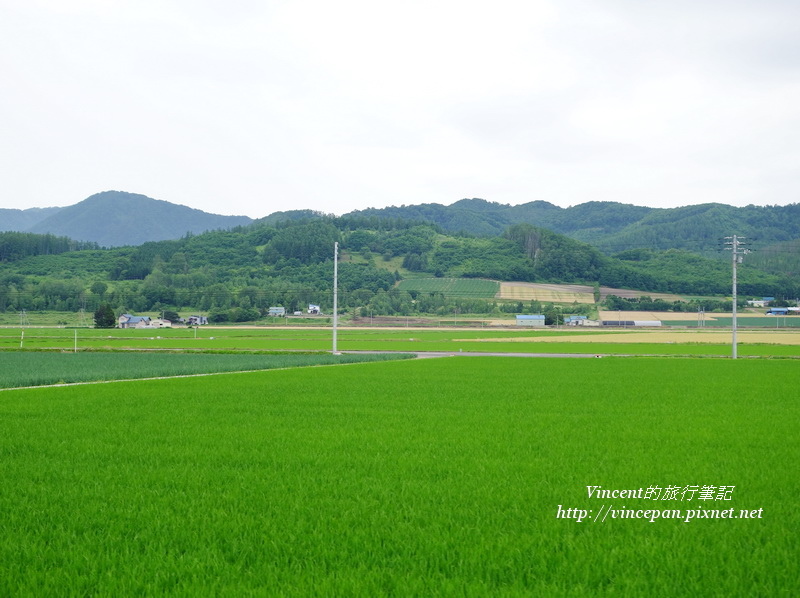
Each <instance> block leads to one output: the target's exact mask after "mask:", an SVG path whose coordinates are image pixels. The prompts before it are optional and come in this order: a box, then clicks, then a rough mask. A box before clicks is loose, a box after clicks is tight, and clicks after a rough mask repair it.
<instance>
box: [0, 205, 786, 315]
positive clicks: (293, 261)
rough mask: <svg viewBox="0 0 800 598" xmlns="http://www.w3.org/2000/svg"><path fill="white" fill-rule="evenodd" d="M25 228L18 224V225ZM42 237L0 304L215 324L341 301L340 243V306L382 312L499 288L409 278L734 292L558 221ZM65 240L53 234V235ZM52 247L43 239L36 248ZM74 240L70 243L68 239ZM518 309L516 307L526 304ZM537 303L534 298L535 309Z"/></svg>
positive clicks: (743, 278)
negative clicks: (63, 243)
mask: <svg viewBox="0 0 800 598" xmlns="http://www.w3.org/2000/svg"><path fill="white" fill-rule="evenodd" d="M11 234H12V235H13V234H17V233H11ZM36 237H38V236H37V235H30V238H28V237H25V238H17V239H14V238H11V239H10V241H11V242H12V244H13V242H16V243H17V245H19V246H21V247H22V250H19V251H9V252H7V253H6V254H5V255H6V257H5V258H4V260H5V261H4V263H2V264H0V310H21V309H26V310H40V309H53V310H63V311H77V310H78V309H80V308H84V309H87V310H94V309H96V307H97V305H98V304H99V303H100V302H103V303H109V304H111V305H112V307H113V308H114V309H115V310H116V311H122V310H125V311H138V312H141V311H160V310H164V309H169V310H173V309H174V310H181V309H187V308H191V309H197V310H203V311H205V312H208V313H209V315H210V316H212V320H214V321H246V320H252V319H257V318H258V317H261V316H263V315H264V314H265V313H266V310H267V309H268V308H269V307H270V306H272V305H282V306H284V307H285V308H287V310H289V311H290V312H291V311H294V310H304V309H305V307H306V306H307V304H308V303H315V304H319V305H322V307H323V310H330V309H331V300H332V274H333V246H334V243H336V242H339V243H340V249H341V263H340V266H339V268H340V269H339V283H340V286H339V289H340V303H339V304H340V306H341V307H342V308H343V309H346V310H368V311H370V312H371V313H374V314H376V315H383V314H404V315H409V314H413V313H421V312H425V313H440V312H441V313H442V314H446V313H452V310H453V308H454V306H455V308H457V309H459V310H460V311H461V313H491V312H493V311H498V310H502V309H504V307H503V305H501V304H500V303H498V302H497V301H494V300H491V299H485V298H483V299H470V298H454V297H445V296H443V295H441V294H416V295H412V294H410V293H409V292H406V291H400V290H399V289H398V288H396V283H397V282H398V281H399V280H400V279H402V278H404V277H405V278H424V277H472V278H490V279H494V280H509V281H528V282H549V283H582V284H589V285H593V286H597V287H599V286H610V287H622V288H632V289H638V290H642V291H653V292H680V293H686V294H698V295H699V294H703V295H706V294H709V295H722V296H725V295H727V294H728V293H729V289H730V268H729V265H726V264H725V263H723V262H721V261H719V260H711V259H707V258H703V257H700V256H698V255H696V254H692V253H690V252H686V251H678V250H672V251H669V252H658V251H652V250H629V251H627V252H623V253H620V254H619V255H618V256H617V257H611V256H608V255H606V254H604V253H602V252H600V251H599V250H598V249H596V248H595V247H592V246H591V245H588V244H586V243H583V242H581V241H577V240H575V239H571V238H569V237H566V236H564V235H560V234H558V233H554V232H552V231H550V230H547V229H544V228H539V227H535V226H532V225H530V224H518V225H515V226H512V227H510V228H509V229H507V230H506V231H505V233H504V234H503V235H500V236H491V237H479V236H469V235H448V234H445V233H444V232H443V230H442V229H441V228H439V227H437V226H435V225H432V224H421V223H419V222H413V221H404V220H399V219H393V220H389V219H386V218H370V217H365V216H358V217H355V216H343V217H338V218H337V217H330V216H325V217H321V216H318V215H314V216H313V217H312V218H307V219H289V220H279V221H278V222H276V223H275V224H272V225H266V224H263V223H256V224H251V225H248V226H241V227H236V228H233V229H230V230H224V231H223V230H220V231H212V232H207V233H203V234H198V235H185V236H184V237H182V238H180V239H177V240H167V241H159V242H148V243H144V244H142V245H139V246H136V247H133V246H130V247H118V248H109V249H96V248H95V249H93V248H85V249H80V248H79V247H73V248H72V249H74V250H68V251H66V252H61V253H58V252H56V251H49V250H47V247H48V244H47V243H44V242H43V241H42V242H41V243H39V244H38V245H37V239H36ZM56 240H57V238H53V241H52V243H51V244H53V243H55V241H56ZM37 247H39V248H44V250H40V249H37ZM68 249H69V247H68ZM739 290H740V293H741V294H742V295H743V296H744V295H748V294H750V295H756V296H764V295H773V296H778V297H784V296H785V297H794V296H796V295H797V294H798V293H800V289H798V285H797V283H796V279H792V278H781V277H779V276H774V275H768V274H765V273H764V272H761V271H758V270H755V269H754V268H752V267H749V266H747V265H743V266H742V268H741V270H740V273H739ZM513 309H519V308H518V306H517V304H515V305H514V307H513ZM531 309H533V308H531Z"/></svg>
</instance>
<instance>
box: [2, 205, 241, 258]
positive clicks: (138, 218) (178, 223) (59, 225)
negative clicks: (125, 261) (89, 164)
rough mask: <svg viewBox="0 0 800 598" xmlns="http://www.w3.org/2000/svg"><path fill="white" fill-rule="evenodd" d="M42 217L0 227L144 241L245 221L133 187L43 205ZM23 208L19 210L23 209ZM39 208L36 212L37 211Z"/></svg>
mask: <svg viewBox="0 0 800 598" xmlns="http://www.w3.org/2000/svg"><path fill="white" fill-rule="evenodd" d="M48 210H51V211H50V212H47V215H46V217H44V218H42V219H40V220H38V221H37V222H35V223H34V224H32V225H30V226H27V227H24V228H15V227H13V226H11V225H12V224H13V221H11V222H9V223H6V222H5V221H2V222H0V228H2V229H5V230H17V231H23V232H33V233H43V234H44V233H50V234H53V235H56V236H67V237H70V238H72V239H76V240H78V241H91V242H94V243H97V244H99V245H101V246H104V247H120V246H123V245H141V244H142V243H146V242H149V241H161V240H165V239H178V238H180V237H182V236H183V235H185V234H186V233H202V232H205V231H208V230H216V229H225V228H231V227H233V226H239V225H243V224H249V223H250V222H252V219H251V218H248V217H247V216H220V215H216V214H209V213H207V212H203V211H201V210H195V209H192V208H188V207H186V206H180V205H176V204H173V203H170V202H167V201H161V200H157V199H152V198H149V197H146V196H144V195H138V194H135V193H125V192H122V191H105V192H103V193H97V194H95V195H92V196H91V197H88V198H87V199H85V200H83V201H82V202H80V203H77V204H75V205H72V206H69V207H66V208H48ZM27 212H28V210H25V211H24V212H23V213H27ZM37 214H39V212H37Z"/></svg>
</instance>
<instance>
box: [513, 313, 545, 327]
mask: <svg viewBox="0 0 800 598" xmlns="http://www.w3.org/2000/svg"><path fill="white" fill-rule="evenodd" d="M517 326H531V327H534V328H544V316H543V315H539V314H536V315H525V316H517Z"/></svg>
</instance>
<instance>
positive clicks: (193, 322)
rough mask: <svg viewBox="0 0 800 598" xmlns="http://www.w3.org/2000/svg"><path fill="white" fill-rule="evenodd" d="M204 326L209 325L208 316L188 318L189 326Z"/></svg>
mask: <svg viewBox="0 0 800 598" xmlns="http://www.w3.org/2000/svg"><path fill="white" fill-rule="evenodd" d="M203 324H208V318H207V317H206V316H189V317H188V318H186V325H187V326H202V325H203Z"/></svg>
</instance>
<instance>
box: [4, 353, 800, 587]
mask: <svg viewBox="0 0 800 598" xmlns="http://www.w3.org/2000/svg"><path fill="white" fill-rule="evenodd" d="M798 384H800V370H798V368H797V367H796V363H794V362H793V361H790V360H763V359H762V360H739V361H733V360H729V359H727V360H725V359H679V358H671V359H646V358H631V359H618V358H609V359H585V360H573V359H547V358H544V359H522V358H511V357H505V358H503V357H497V358H488V357H487V358H484V357H448V358H441V359H429V360H414V361H395V362H384V363H369V364H357V365H349V366H347V367H324V368H300V369H289V370H273V371H270V372H254V373H246V374H236V375H232V374H223V375H219V376H213V377H206V378H184V379H172V380H151V381H137V382H119V383H111V384H100V385H89V386H79V387H78V386H72V387H59V388H46V389H18V390H9V391H5V392H2V393H0V482H2V483H0V513H2V517H0V595H3V596H53V595H70V596H85V595H93V596H126V595H181V596H196V595H219V596H241V595H281V596H310V595H316V596H389V595H395V596H412V595H416V596H437V595H440V596H455V595H458V596H643V595H669V596H706V595H713V596H793V595H795V594H796V591H797V588H798V586H799V585H800V572H799V570H798V568H797V560H798V557H800V544H799V543H798V535H797V529H798V527H799V526H800V514H798V511H797V509H796V497H797V495H798V492H799V491H800V479H799V478H798V476H797V466H796V464H797V462H798V459H800V444H799V441H798V435H797V426H798V422H799V421H800V404H798V402H797V400H796V394H797V392H796V389H797V388H798ZM587 486H601V487H602V489H606V490H609V491H612V490H627V489H631V490H636V489H639V488H643V489H644V490H645V491H646V490H647V489H648V488H651V489H653V490H652V491H651V492H655V490H654V489H655V488H656V487H658V488H659V490H658V496H659V497H660V496H661V493H662V491H664V490H667V489H668V488H671V487H673V486H674V487H675V488H677V489H678V490H677V491H675V492H674V493H672V494H666V496H667V499H666V500H662V499H661V498H659V499H653V498H652V495H651V497H650V498H643V497H636V496H628V497H622V498H620V497H619V494H617V497H615V498H597V497H594V498H590V497H589V491H588V490H587ZM711 487H713V489H712V488H711ZM695 489H696V490H695ZM703 493H704V494H703ZM729 510H730V511H729ZM584 511H585V514H584ZM644 511H647V512H648V513H651V514H649V515H647V516H644V517H641V516H639V517H637V516H636V513H643V512H644ZM652 511H658V512H659V513H666V514H667V515H665V516H663V517H659V518H658V519H654V520H653V522H651V519H653V516H652ZM628 512H630V513H632V514H631V515H630V516H626V514H627V513H628ZM695 512H696V513H695ZM729 512H730V513H732V514H733V516H732V517H727V516H725V517H723V516H721V515H720V514H721V513H729ZM675 513H678V514H679V516H670V515H675ZM713 513H716V514H717V516H716V517H713ZM744 515H747V516H748V517H744ZM751 516H752V517H751Z"/></svg>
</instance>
